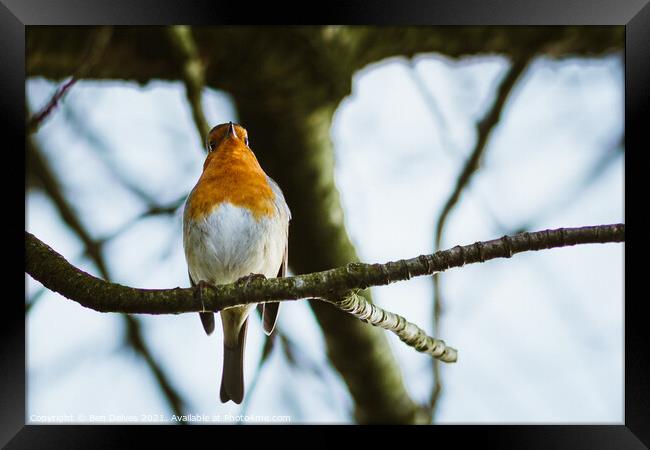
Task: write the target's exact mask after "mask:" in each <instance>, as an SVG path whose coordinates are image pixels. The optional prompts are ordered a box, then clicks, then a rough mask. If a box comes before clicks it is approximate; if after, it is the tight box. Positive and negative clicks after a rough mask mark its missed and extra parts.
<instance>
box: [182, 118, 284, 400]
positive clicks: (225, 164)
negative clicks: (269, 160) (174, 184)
mask: <svg viewBox="0 0 650 450" xmlns="http://www.w3.org/2000/svg"><path fill="white" fill-rule="evenodd" d="M206 144H207V149H208V156H207V158H206V159H205V162H204V163H203V173H202V174H201V177H200V178H199V181H198V182H197V183H196V186H194V189H192V192H190V195H189V196H188V198H187V200H186V202H185V210H184V213H183V248H184V250H185V259H186V261H187V266H188V272H189V277H190V282H191V284H192V286H195V285H196V284H198V283H211V284H226V283H233V282H235V281H238V280H244V282H246V281H248V280H250V279H251V278H252V277H255V276H261V275H263V276H265V277H268V278H271V277H283V276H285V275H286V270H287V248H288V247H287V245H288V235H289V220H290V219H291V212H290V211H289V207H288V206H287V203H286V202H285V200H284V196H283V195H282V191H281V190H280V187H279V186H278V185H277V183H276V182H275V181H273V180H272V179H271V178H270V177H269V176H268V175H266V173H264V170H262V167H261V166H260V164H259V163H258V161H257V158H256V157H255V154H254V153H253V151H252V150H251V149H250V147H249V146H248V132H247V131H246V130H245V129H244V128H243V127H242V126H240V125H237V124H233V123H232V122H230V123H223V124H220V125H217V126H216V127H214V128H212V130H210V133H209V134H208V138H207V141H206ZM254 306H255V304H248V305H244V306H234V307H231V308H225V309H223V310H222V311H221V324H222V326H223V372H222V376H221V391H220V397H221V401H222V402H223V403H226V402H227V401H228V400H232V401H233V402H235V403H241V401H242V399H243V398H244V365H243V364H244V347H245V343H246V329H247V328H248V314H249V313H250V311H251V310H252V309H253V308H254ZM279 307H280V303H264V304H263V307H262V308H263V311H262V317H263V327H264V331H265V333H266V334H267V335H270V334H271V333H272V332H273V328H274V327H275V322H276V321H277V317H278V311H279ZM199 315H200V317H201V322H202V324H203V328H204V329H205V332H206V333H207V334H208V335H209V334H211V333H212V332H213V331H214V313H212V312H201V313H199Z"/></svg>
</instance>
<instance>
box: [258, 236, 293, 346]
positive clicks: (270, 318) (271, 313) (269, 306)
mask: <svg viewBox="0 0 650 450" xmlns="http://www.w3.org/2000/svg"><path fill="white" fill-rule="evenodd" d="M288 250H289V244H288V243H287V245H286V246H285V247H284V260H283V261H282V265H280V270H279V271H278V277H285V276H287V259H288V254H289V252H288ZM279 311H280V302H276V303H264V308H263V310H262V317H263V324H264V332H265V333H266V334H267V335H270V334H271V333H273V329H274V328H275V323H276V322H277V320H278V312H279Z"/></svg>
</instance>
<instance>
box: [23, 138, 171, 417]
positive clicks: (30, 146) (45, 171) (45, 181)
mask: <svg viewBox="0 0 650 450" xmlns="http://www.w3.org/2000/svg"><path fill="white" fill-rule="evenodd" d="M26 143H27V151H28V155H29V157H30V165H29V168H30V170H31V172H32V174H33V175H34V176H36V177H37V178H38V179H39V180H40V181H41V183H42V186H43V188H44V190H45V192H46V193H47V194H48V196H49V197H50V198H51V199H52V201H53V202H54V205H55V206H56V208H57V210H58V212H59V214H60V216H61V218H62V219H63V221H64V222H65V223H66V224H67V225H68V226H69V227H70V228H71V229H72V230H73V232H74V233H75V234H76V235H77V236H78V237H79V238H80V239H81V241H82V242H83V244H84V247H85V251H86V253H87V254H88V256H90V258H91V259H92V261H93V262H94V263H95V265H96V266H97V269H98V270H99V273H100V274H101V276H102V277H103V278H104V279H105V280H110V279H111V276H110V273H109V271H108V267H107V265H106V262H105V260H104V257H103V254H102V248H103V245H102V242H101V241H97V240H95V239H93V238H92V237H91V236H90V234H89V233H88V231H87V230H86V228H85V227H84V225H83V224H82V223H81V221H80V220H79V218H78V217H77V214H76V212H75V211H74V209H73V208H72V206H71V205H70V204H69V203H68V201H67V199H66V198H65V196H64V195H63V191H62V189H61V187H60V186H59V184H58V182H57V179H56V176H55V175H54V173H52V171H51V170H50V168H49V165H48V164H47V162H46V161H45V159H44V158H43V155H42V154H41V152H40V150H39V149H38V148H37V147H36V145H35V144H34V142H33V140H32V137H31V136H29V137H27V139H26ZM46 287H47V286H46ZM123 318H124V322H125V326H126V333H125V337H126V343H127V344H128V345H130V346H131V347H132V348H133V349H134V350H135V351H136V352H137V354H139V355H140V357H142V358H143V359H144V361H145V362H146V363H147V366H148V367H149V369H150V370H151V372H152V373H153V375H154V377H155V378H156V381H157V382H158V385H159V387H160V389H161V390H162V392H163V394H164V397H165V399H166V400H167V402H168V403H169V405H170V408H171V409H172V410H173V411H174V412H175V413H176V414H178V415H182V411H183V401H182V399H181V397H180V394H179V393H178V392H177V391H176V389H175V388H174V387H173V385H172V384H171V382H170V381H169V379H168V377H167V376H166V374H165V373H164V371H163V370H162V368H161V367H160V365H159V364H158V363H157V362H156V360H155V359H154V358H153V355H152V353H151V351H150V349H149V348H148V346H147V345H146V343H145V341H144V338H143V337H142V335H141V331H140V328H141V327H140V321H139V319H137V318H136V317H131V316H128V315H126V314H124V315H123ZM180 423H183V422H180Z"/></svg>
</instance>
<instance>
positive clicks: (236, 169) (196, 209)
mask: <svg viewBox="0 0 650 450" xmlns="http://www.w3.org/2000/svg"><path fill="white" fill-rule="evenodd" d="M274 199H275V194H274V192H273V190H272V189H271V186H270V185H269V183H268V181H267V179H266V174H265V173H264V171H263V170H262V168H261V167H260V165H259V163H258V162H257V158H255V155H254V154H253V152H252V151H251V150H250V149H249V148H248V147H246V146H245V145H243V144H239V143H237V142H232V143H229V145H224V146H222V147H220V148H219V149H218V150H217V151H213V152H211V153H210V154H209V155H208V157H207V158H206V160H205V163H204V164H203V174H202V175H201V178H199V181H198V182H197V184H196V186H195V188H194V190H193V191H192V195H191V196H190V199H189V204H188V208H189V211H188V213H189V215H190V217H192V218H195V219H198V218H201V217H204V216H205V215H207V214H209V213H210V212H211V211H212V210H213V209H214V208H215V207H217V206H219V205H220V204H221V203H223V202H230V203H232V204H233V205H236V206H239V207H245V208H248V209H249V210H250V211H251V213H252V214H253V216H254V217H255V218H256V219H260V218H261V217H264V216H269V215H271V214H273V212H274V210H275V205H274V203H273V201H274Z"/></svg>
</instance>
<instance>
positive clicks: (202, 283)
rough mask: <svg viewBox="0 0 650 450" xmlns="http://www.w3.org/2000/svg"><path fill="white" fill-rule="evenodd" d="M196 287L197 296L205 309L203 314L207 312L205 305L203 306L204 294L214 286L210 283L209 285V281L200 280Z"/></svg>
mask: <svg viewBox="0 0 650 450" xmlns="http://www.w3.org/2000/svg"><path fill="white" fill-rule="evenodd" d="M195 287H196V293H197V296H198V297H199V300H201V306H202V308H203V311H202V312H207V311H206V310H205V305H204V304H203V292H204V290H205V289H206V288H207V287H212V285H211V284H210V283H208V282H207V281H204V280H199V282H198V283H196V286H195Z"/></svg>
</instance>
